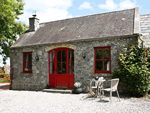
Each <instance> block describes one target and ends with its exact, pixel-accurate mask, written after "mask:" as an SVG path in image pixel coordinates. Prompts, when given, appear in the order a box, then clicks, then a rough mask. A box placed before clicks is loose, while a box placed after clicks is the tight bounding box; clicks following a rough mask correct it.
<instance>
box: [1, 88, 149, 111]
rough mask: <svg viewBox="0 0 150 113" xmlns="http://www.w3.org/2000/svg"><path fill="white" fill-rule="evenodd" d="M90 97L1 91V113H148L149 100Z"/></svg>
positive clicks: (84, 95)
mask: <svg viewBox="0 0 150 113" xmlns="http://www.w3.org/2000/svg"><path fill="white" fill-rule="evenodd" d="M86 95H87V94H79V95H77V94H59V93H47V92H34V91H13V90H0V113H117V112H118V113H120V112H121V113H131V112H132V113H137V112H138V113H148V112H150V99H148V98H121V102H119V101H118V98H117V97H113V98H112V100H113V102H112V103H110V102H109V97H106V98H105V101H100V100H99V98H96V99H93V98H85V97H86Z"/></svg>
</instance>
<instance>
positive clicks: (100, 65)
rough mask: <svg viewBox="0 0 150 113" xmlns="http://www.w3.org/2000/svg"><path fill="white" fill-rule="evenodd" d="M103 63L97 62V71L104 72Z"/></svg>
mask: <svg viewBox="0 0 150 113" xmlns="http://www.w3.org/2000/svg"><path fill="white" fill-rule="evenodd" d="M102 65H103V62H102V61H96V70H97V71H102V70H103V66H102Z"/></svg>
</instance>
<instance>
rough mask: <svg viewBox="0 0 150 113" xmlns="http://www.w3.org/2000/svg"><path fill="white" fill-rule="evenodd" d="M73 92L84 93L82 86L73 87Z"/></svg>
mask: <svg viewBox="0 0 150 113" xmlns="http://www.w3.org/2000/svg"><path fill="white" fill-rule="evenodd" d="M73 93H75V94H80V93H82V88H74V89H73Z"/></svg>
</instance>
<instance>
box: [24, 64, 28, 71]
mask: <svg viewBox="0 0 150 113" xmlns="http://www.w3.org/2000/svg"><path fill="white" fill-rule="evenodd" d="M24 70H25V71H29V70H28V63H24Z"/></svg>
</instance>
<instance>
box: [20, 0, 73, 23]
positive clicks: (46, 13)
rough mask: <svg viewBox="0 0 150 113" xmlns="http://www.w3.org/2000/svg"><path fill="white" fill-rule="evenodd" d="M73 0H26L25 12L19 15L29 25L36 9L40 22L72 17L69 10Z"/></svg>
mask: <svg viewBox="0 0 150 113" xmlns="http://www.w3.org/2000/svg"><path fill="white" fill-rule="evenodd" d="M72 1H73V0H25V6H24V14H23V15H21V16H19V18H20V19H19V21H21V22H24V23H25V24H27V25H29V19H28V18H29V17H31V16H32V15H33V13H34V12H35V11H36V14H37V18H39V19H40V23H42V22H49V21H54V20H60V19H65V18H70V17H72V15H71V14H70V13H69V12H68V11H67V10H68V8H69V7H71V6H72Z"/></svg>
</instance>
